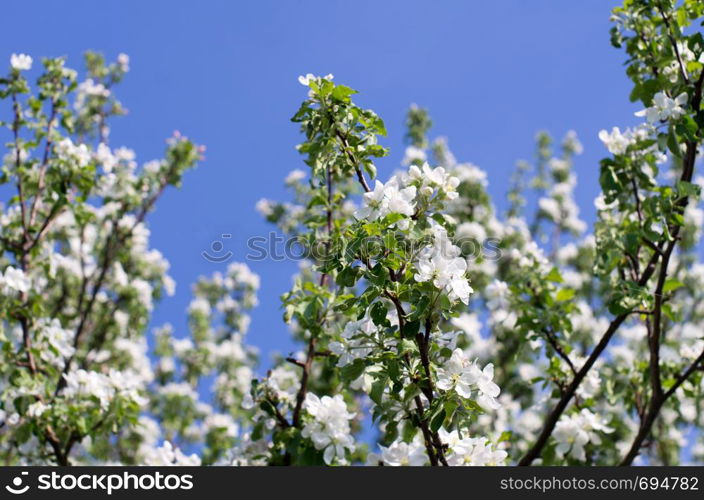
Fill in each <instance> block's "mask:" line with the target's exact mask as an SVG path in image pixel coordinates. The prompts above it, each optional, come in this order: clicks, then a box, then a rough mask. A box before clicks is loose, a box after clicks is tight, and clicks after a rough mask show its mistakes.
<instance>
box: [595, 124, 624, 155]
mask: <svg viewBox="0 0 704 500" xmlns="http://www.w3.org/2000/svg"><path fill="white" fill-rule="evenodd" d="M599 139H600V140H601V142H603V143H604V145H605V146H606V149H608V150H609V153H611V154H613V155H622V154H624V153H625V152H626V148H628V146H629V145H630V144H631V141H630V139H629V138H628V137H627V136H626V135H625V134H622V133H621V129H619V128H618V127H614V128H612V129H611V133H610V134H609V133H608V132H607V131H606V130H601V131H600V132H599Z"/></svg>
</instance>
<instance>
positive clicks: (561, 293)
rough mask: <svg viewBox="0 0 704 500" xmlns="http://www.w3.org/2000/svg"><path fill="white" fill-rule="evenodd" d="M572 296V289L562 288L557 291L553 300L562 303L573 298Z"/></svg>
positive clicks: (573, 292)
mask: <svg viewBox="0 0 704 500" xmlns="http://www.w3.org/2000/svg"><path fill="white" fill-rule="evenodd" d="M574 294H575V290H573V289H572V288H562V289H560V290H558V292H557V295H556V296H555V300H556V301H558V302H564V301H566V300H570V299H571V298H572V297H574Z"/></svg>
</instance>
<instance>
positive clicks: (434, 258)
mask: <svg viewBox="0 0 704 500" xmlns="http://www.w3.org/2000/svg"><path fill="white" fill-rule="evenodd" d="M459 253H460V249H459V248H458V247H456V246H454V245H453V244H452V242H451V241H450V240H449V239H448V238H447V233H445V231H444V230H442V229H437V230H436V231H435V244H434V246H432V247H426V248H424V249H423V250H422V251H421V253H420V256H419V257H420V258H419V259H418V262H417V263H416V271H417V272H416V274H415V276H414V278H415V280H416V281H418V282H424V281H432V282H433V285H435V286H436V287H437V288H438V289H440V290H445V291H447V292H448V297H449V298H450V299H451V300H456V299H459V300H461V301H462V302H463V303H465V304H468V303H469V295H470V294H471V293H472V292H473V291H474V290H473V289H472V287H471V286H469V282H468V281H467V278H466V277H465V272H466V271H467V261H466V260H465V259H464V258H462V257H460V256H459Z"/></svg>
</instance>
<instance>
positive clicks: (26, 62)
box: [10, 54, 32, 71]
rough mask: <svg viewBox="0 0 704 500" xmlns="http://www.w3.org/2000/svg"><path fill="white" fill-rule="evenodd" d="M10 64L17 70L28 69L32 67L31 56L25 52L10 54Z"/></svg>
mask: <svg viewBox="0 0 704 500" xmlns="http://www.w3.org/2000/svg"><path fill="white" fill-rule="evenodd" d="M10 66H12V69H16V70H17V71H29V70H30V69H32V57H31V56H28V55H27V54H12V55H11V56H10Z"/></svg>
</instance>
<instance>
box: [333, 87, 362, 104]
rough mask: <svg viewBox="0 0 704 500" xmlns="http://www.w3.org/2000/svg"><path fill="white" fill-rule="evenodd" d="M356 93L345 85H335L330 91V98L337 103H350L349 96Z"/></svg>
mask: <svg viewBox="0 0 704 500" xmlns="http://www.w3.org/2000/svg"><path fill="white" fill-rule="evenodd" d="M356 93H357V91H356V90H354V89H351V88H349V87H347V86H346V85H336V86H335V88H334V89H333V91H332V97H333V99H335V100H337V101H342V102H350V96H351V95H352V94H356Z"/></svg>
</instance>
